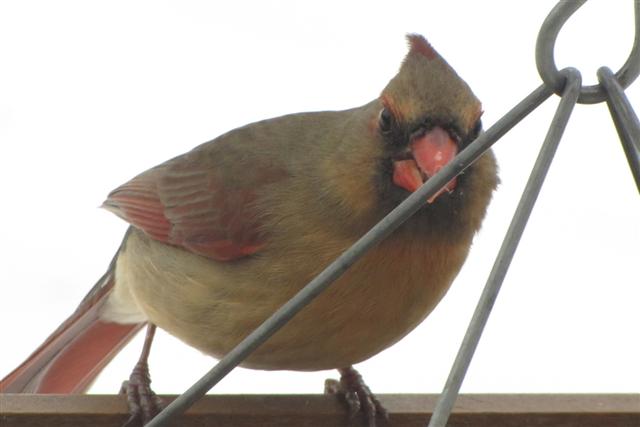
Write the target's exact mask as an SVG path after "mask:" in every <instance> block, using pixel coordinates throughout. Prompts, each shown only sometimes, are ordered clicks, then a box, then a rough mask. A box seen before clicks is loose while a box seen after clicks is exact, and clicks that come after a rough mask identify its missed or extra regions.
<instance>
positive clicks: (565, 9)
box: [536, 0, 640, 104]
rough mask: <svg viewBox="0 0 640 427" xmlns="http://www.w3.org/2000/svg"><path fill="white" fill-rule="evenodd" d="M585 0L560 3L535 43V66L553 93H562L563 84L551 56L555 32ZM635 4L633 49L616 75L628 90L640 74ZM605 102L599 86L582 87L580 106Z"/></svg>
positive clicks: (639, 20)
mask: <svg viewBox="0 0 640 427" xmlns="http://www.w3.org/2000/svg"><path fill="white" fill-rule="evenodd" d="M586 1H587V0H568V1H567V0H561V1H560V2H558V4H557V5H556V6H555V7H554V8H553V9H552V10H551V12H550V13H549V15H548V16H547V18H546V19H545V20H544V22H543V24H542V26H541V27H540V32H539V33H538V39H537V41H536V66H537V67H538V73H540V77H542V80H543V81H544V82H545V84H547V85H548V86H549V87H552V88H553V90H554V91H555V93H557V94H561V93H562V89H563V88H564V84H565V77H564V76H563V75H562V74H561V73H560V72H559V71H558V68H557V67H556V63H555V60H554V57H553V52H554V47H555V44H556V40H557V38H558V33H560V30H561V29H562V26H563V25H564V23H565V22H567V20H568V19H569V17H570V16H571V15H573V13H574V12H575V11H576V10H578V9H579V8H580V7H581V6H582V5H583V4H585V3H586ZM634 5H635V21H634V22H635V36H634V39H633V47H632V48H631V52H630V53H629V57H628V58H627V61H626V62H625V63H624V65H623V66H622V67H621V68H620V69H619V70H618V72H616V73H615V76H616V79H617V80H618V81H619V82H620V85H621V86H622V87H623V88H626V87H628V86H629V85H630V84H631V83H632V82H633V81H634V80H635V79H636V77H638V74H640V0H634ZM605 99H606V94H605V92H604V90H603V88H602V86H601V85H600V84H597V85H592V86H582V88H581V89H580V96H579V97H578V102H579V103H581V104H596V103H598V102H602V101H604V100H605Z"/></svg>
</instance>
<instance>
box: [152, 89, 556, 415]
mask: <svg viewBox="0 0 640 427" xmlns="http://www.w3.org/2000/svg"><path fill="white" fill-rule="evenodd" d="M551 94H552V91H551V89H549V88H547V87H546V86H545V85H542V86H540V87H539V88H537V89H536V90H535V91H533V92H532V93H531V94H530V95H529V96H527V97H526V98H525V99H524V100H523V101H522V102H520V103H519V104H518V105H516V106H515V107H514V108H513V109H512V110H510V111H509V112H508V113H507V114H505V115H504V116H503V117H502V118H501V119H500V120H498V121H497V122H496V123H495V124H494V125H493V126H492V127H491V128H489V129H487V131H486V132H484V133H483V134H482V135H480V136H479V137H478V138H477V139H476V140H475V141H474V142H473V143H471V144H470V145H469V146H468V147H467V148H465V149H464V150H462V151H461V152H460V153H459V154H458V156H456V158H455V159H454V160H453V161H451V162H450V163H449V164H448V165H447V166H445V167H444V168H442V170H441V171H440V172H438V173H437V174H436V175H434V176H433V177H432V178H430V179H429V180H428V181H427V182H426V183H424V184H423V185H422V187H420V188H419V189H418V190H417V191H415V192H414V193H412V194H411V195H410V196H409V197H407V199H405V200H404V201H403V202H402V203H400V205H398V207H396V208H395V209H394V210H393V211H391V212H390V213H389V214H388V215H387V216H386V217H384V218H383V219H382V220H381V221H380V222H379V223H378V224H376V225H375V226H374V227H373V228H372V229H371V230H369V231H368V232H367V233H366V234H365V235H364V236H363V237H361V238H360V240H358V241H357V242H356V243H354V244H353V246H351V247H350V248H349V249H347V250H346V251H345V252H344V253H343V254H342V255H340V257H338V258H337V259H336V260H335V261H333V262H332V263H331V264H330V265H329V266H328V267H327V268H326V269H325V270H323V271H322V272H321V273H320V274H318V275H317V276H316V277H315V278H314V279H313V280H312V281H311V282H309V283H308V284H307V285H306V286H305V287H304V288H303V289H302V290H300V291H299V292H298V293H297V294H296V295H295V296H294V297H293V298H291V299H290V300H289V301H287V302H286V303H285V304H284V305H283V306H282V307H280V308H279V309H278V310H277V311H276V312H275V313H274V314H273V315H271V317H269V318H268V319H267V320H265V321H264V322H263V323H262V324H261V325H260V326H258V328H256V330H254V331H253V332H251V333H250V334H249V335H248V336H247V337H246V338H245V339H243V340H242V341H241V342H240V343H239V344H238V345H237V346H236V347H235V348H233V349H232V350H231V351H230V352H229V353H227V354H226V355H225V356H224V357H223V358H222V359H221V360H220V361H219V362H218V364H217V365H215V366H214V367H213V368H212V369H211V370H210V371H209V372H208V373H207V374H205V375H204V376H203V377H202V378H201V379H200V380H198V382H196V383H195V384H194V385H192V386H191V387H190V388H189V389H188V390H187V391H185V392H184V393H183V394H182V395H181V396H179V397H178V398H177V399H175V400H174V401H173V402H171V403H170V404H169V405H168V406H167V407H166V408H165V409H164V410H163V411H162V412H160V413H159V414H158V415H157V416H156V417H155V418H154V419H153V420H151V422H149V423H148V424H147V427H160V426H165V425H167V423H168V422H169V421H170V420H171V419H172V418H173V417H175V416H177V415H178V414H181V413H183V412H184V411H186V410H187V409H188V408H189V407H190V406H191V405H193V403H194V402H195V401H196V400H198V399H199V398H200V397H202V396H203V395H204V394H205V393H206V392H207V391H208V390H209V389H211V387H213V386H214V385H216V384H217V383H218V382H219V381H220V380H221V379H222V378H224V377H225V376H226V375H227V374H228V373H229V372H230V371H231V370H232V369H233V368H235V367H236V366H238V365H239V364H240V363H241V362H242V361H243V360H244V359H245V358H246V357H247V356H248V355H249V354H251V352H253V351H254V350H255V349H256V348H257V347H258V346H259V345H260V344H262V343H263V342H265V341H266V340H267V339H268V338H269V337H270V336H271V335H273V334H274V333H275V332H276V331H277V330H278V329H280V328H281V327H282V326H284V325H285V324H286V323H287V322H288V321H289V320H290V319H291V318H292V317H293V316H295V315H296V313H298V312H299V311H300V310H302V308H304V307H305V306H306V305H307V304H309V303H310V302H311V301H312V300H313V299H314V298H315V297H316V296H317V295H319V294H320V293H321V292H322V291H323V290H325V289H326V288H327V287H329V285H331V283H333V281H335V280H336V279H337V278H338V277H340V276H341V275H342V274H343V273H344V272H345V271H346V270H347V269H348V268H349V267H350V266H351V265H353V264H354V263H355V262H356V261H357V260H358V259H359V258H360V257H362V256H363V255H364V254H365V253H366V252H367V250H369V249H370V248H371V247H373V246H375V245H376V244H378V243H379V242H380V241H381V240H382V239H384V238H385V237H387V236H388V235H389V234H391V233H392V232H393V231H394V230H395V229H396V228H398V227H399V226H400V225H401V224H402V223H403V222H404V221H405V220H407V219H408V218H409V217H410V216H411V215H413V214H414V213H415V212H416V211H417V210H418V209H420V207H421V206H422V205H424V201H425V200H427V199H428V198H430V197H431V196H433V195H434V194H435V193H436V192H437V191H438V190H439V189H440V188H441V187H443V186H444V185H446V183H447V182H449V181H450V180H451V179H452V178H453V177H454V176H456V175H457V174H459V173H460V172H462V171H463V170H464V169H466V168H467V167H468V166H469V165H471V164H472V163H473V162H474V161H475V160H476V159H478V157H480V155H482V153H484V152H485V151H486V150H488V149H489V147H491V146H492V145H493V144H494V143H495V142H496V141H497V140H498V139H499V138H500V137H502V136H503V135H504V134H505V133H507V132H508V131H509V130H510V129H511V128H512V127H513V126H515V125H516V124H517V123H518V122H519V121H520V120H522V119H523V118H524V117H526V116H527V115H528V114H529V113H530V112H531V111H533V110H534V109H535V108H536V107H538V106H539V105H540V104H541V103H542V102H543V101H544V100H545V99H547V98H548V97H549V96H551Z"/></svg>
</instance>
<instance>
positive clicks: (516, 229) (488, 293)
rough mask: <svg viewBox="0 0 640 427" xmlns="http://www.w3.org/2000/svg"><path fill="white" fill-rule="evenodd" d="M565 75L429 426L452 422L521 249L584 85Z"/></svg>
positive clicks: (576, 74) (572, 72) (571, 71)
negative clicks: (496, 304) (511, 267)
mask: <svg viewBox="0 0 640 427" xmlns="http://www.w3.org/2000/svg"><path fill="white" fill-rule="evenodd" d="M563 72H564V73H566V75H567V83H566V84H565V89H564V93H563V96H562V99H561V100H560V104H559V105H558V109H557V110H556V113H555V115H554V117H553V119H552V121H551V125H550V126H549V131H548V132H547V136H546V137H545V140H544V142H543V144H542V147H541V148H540V153H539V154H538V158H537V159H536V163H535V164H534V166H533V169H532V171H531V175H530V176H529V180H528V181H527V185H526V186H525V188H524V191H523V193H522V197H521V198H520V202H519V203H518V207H517V208H516V211H515V213H514V215H513V219H512V220H511V224H510V225H509V229H508V230H507V233H506V235H505V238H504V240H503V242H502V246H501V247H500V251H499V252H498V255H497V257H496V260H495V263H494V264H493V268H492V270H491V273H490V274H489V278H488V279H487V283H486V285H485V287H484V289H483V291H482V295H481V296H480V300H479V301H478V305H477V306H476V309H475V312H474V313H473V317H472V319H471V322H470V323H469V327H468V328H467V332H466V334H465V336H464V339H463V340H462V344H461V345H460V349H459V350H458V354H457V356H456V359H455V362H454V363H453V366H452V368H451V372H450V373H449V377H448V379H447V382H446V384H445V386H444V389H443V391H442V394H441V395H440V398H439V399H438V403H437V404H436V407H435V409H434V412H433V416H432V417H431V420H430V421H429V425H428V427H444V426H445V425H446V422H447V420H448V419H449V415H450V414H451V410H452V408H453V405H454V403H455V400H456V398H457V396H458V392H459V391H460V386H461V385H462V381H463V379H464V376H465V374H466V372H467V369H468V368H469V364H470V363H471V358H472V357H473V353H474V352H475V349H476V347H477V345H478V341H480V336H481V335H482V331H483V330H484V327H485V325H486V324H487V320H488V319H489V314H490V313H491V309H492V308H493V304H494V303H495V301H496V298H497V297H498V292H500V286H501V285H502V282H503V280H504V278H505V276H506V274H507V270H508V268H509V264H511V260H512V259H513V255H514V253H515V251H516V248H517V247H518V243H519V242H520V238H521V237H522V233H523V231H524V228H525V226H526V224H527V221H528V219H529V215H530V214H531V211H532V210H533V206H534V205H535V202H536V199H537V198H538V194H539V193H540V188H542V184H543V183H544V179H545V177H546V175H547V171H548V170H549V166H551V161H552V160H553V156H554V154H555V152H556V148H557V147H558V144H559V142H560V138H561V137H562V134H563V132H564V129H565V127H566V125H567V122H568V121H569V117H570V116H571V112H572V111H573V107H574V106H575V104H576V102H577V100H578V95H579V93H580V86H581V84H582V81H581V78H580V73H579V72H578V71H577V70H575V69H566V70H563Z"/></svg>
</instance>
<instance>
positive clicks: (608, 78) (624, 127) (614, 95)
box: [598, 67, 640, 192]
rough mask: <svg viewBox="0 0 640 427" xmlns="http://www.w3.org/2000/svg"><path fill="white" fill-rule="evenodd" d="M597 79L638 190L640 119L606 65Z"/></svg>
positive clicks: (639, 184) (639, 186) (639, 175)
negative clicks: (604, 93)
mask: <svg viewBox="0 0 640 427" xmlns="http://www.w3.org/2000/svg"><path fill="white" fill-rule="evenodd" d="M598 80H599V81H600V84H601V85H602V87H603V88H604V91H605V92H606V94H607V106H608V107H609V112H611V118H612V119H613V123H614V124H615V125H616V129H617V131H618V135H619V136H620V142H622V147H623V148H624V152H625V154H626V155H627V161H628V162H629V167H630V168H631V173H632V174H633V179H634V180H635V181H636V186H637V187H638V192H640V121H638V116H636V114H635V113H634V111H633V108H632V107H631V103H630V102H629V99H628V98H627V97H626V95H625V94H624V91H623V89H622V85H621V84H620V83H619V82H618V80H617V79H616V76H615V75H614V74H613V72H612V71H611V70H610V69H608V68H607V67H602V68H600V69H599V70H598Z"/></svg>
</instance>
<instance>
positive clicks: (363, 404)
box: [324, 366, 389, 427]
mask: <svg viewBox="0 0 640 427" xmlns="http://www.w3.org/2000/svg"><path fill="white" fill-rule="evenodd" d="M338 372H340V381H336V380H333V379H328V380H326V381H325V383H324V391H325V393H326V394H335V395H337V396H339V397H341V398H343V399H344V401H345V402H346V404H347V406H348V407H349V416H350V417H351V418H353V417H355V416H356V414H358V413H359V412H362V413H363V415H364V417H365V420H366V421H367V425H368V426H369V427H375V425H376V417H377V416H380V417H382V418H384V419H385V420H388V419H389V414H388V413H387V410H386V409H384V407H383V406H382V404H381V403H380V401H379V400H378V399H377V398H376V397H375V396H374V394H373V393H372V392H371V389H369V387H367V385H366V384H365V383H364V380H363V379H362V376H361V375H360V374H359V373H358V371H356V370H355V369H354V368H353V366H349V367H348V368H340V369H338Z"/></svg>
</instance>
